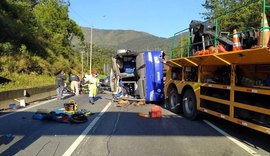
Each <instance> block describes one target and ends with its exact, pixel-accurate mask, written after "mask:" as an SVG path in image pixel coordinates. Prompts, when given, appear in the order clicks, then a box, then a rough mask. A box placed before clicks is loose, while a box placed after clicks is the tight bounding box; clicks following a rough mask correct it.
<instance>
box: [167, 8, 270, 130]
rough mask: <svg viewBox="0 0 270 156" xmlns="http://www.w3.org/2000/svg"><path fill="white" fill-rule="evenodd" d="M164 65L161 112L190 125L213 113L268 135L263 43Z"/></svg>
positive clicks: (267, 54)
mask: <svg viewBox="0 0 270 156" xmlns="http://www.w3.org/2000/svg"><path fill="white" fill-rule="evenodd" d="M263 6H264V8H266V7H268V6H266V5H265V3H264V5H263ZM265 29H268V31H269V26H266V27H265V26H262V28H260V29H259V30H265ZM259 37H266V36H265V34H263V35H262V36H259ZM268 37H269V36H268ZM188 38H191V37H188ZM215 39H217V37H216V38H215ZM263 40H264V39H262V41H263ZM189 43H192V40H190V41H189ZM194 44H198V43H194ZM188 46H190V45H188ZM213 46H215V47H216V49H217V45H213ZM187 49H191V48H190V47H188V48H187ZM188 52H190V51H188ZM172 56H173V55H172ZM166 65H167V67H166V69H167V71H166V80H165V86H164V93H165V101H166V104H165V107H167V108H168V109H170V110H171V111H173V112H182V113H183V114H184V116H185V117H187V118H188V119H191V120H194V119H196V118H197V117H198V115H199V114H200V113H206V114H211V115H213V116H216V117H218V118H222V119H225V120H228V121H230V122H233V123H236V124H239V125H242V126H245V127H248V128H251V129H254V130H257V131H260V132H263V133H267V134H270V102H269V101H270V100H269V99H270V49H269V48H268V47H267V46H264V44H262V45H261V46H256V47H254V48H249V49H243V50H236V51H227V52H220V53H219V52H218V51H217V50H215V52H214V53H207V54H202V55H191V54H187V56H182V54H181V56H178V57H175V58H171V59H169V60H167V61H166Z"/></svg>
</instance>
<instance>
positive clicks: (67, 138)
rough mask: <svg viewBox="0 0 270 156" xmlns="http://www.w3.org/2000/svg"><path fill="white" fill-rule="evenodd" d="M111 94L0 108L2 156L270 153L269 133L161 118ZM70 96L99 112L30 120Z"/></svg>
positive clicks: (167, 115)
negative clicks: (80, 118)
mask: <svg viewBox="0 0 270 156" xmlns="http://www.w3.org/2000/svg"><path fill="white" fill-rule="evenodd" d="M110 98H111V95H106V94H102V95H100V96H99V99H98V100H97V102H96V103H95V105H91V104H88V98H87V95H80V96H76V97H69V98H67V99H65V100H63V101H57V100H55V99H52V100H49V101H43V102H39V103H36V104H31V105H30V106H27V108H26V109H24V110H18V111H16V112H14V113H9V114H6V113H4V112H0V153H1V154H0V155H4V156H6V155H7V156H9V155H27V156H29V155H38V156H42V155H44V156H51V155H52V156H53V155H57V156H58V155H79V156H89V155H97V156H103V155H104V156H106V155H112V156H126V155H128V156H133V155H134V156H146V155H147V156H148V155H161V156H163V155H164V156H174V155H175V156H250V155H256V156H258V155H261V156H264V155H270V144H269V142H270V137H269V135H266V134H262V133H259V132H256V131H253V130H250V129H247V128H245V127H240V126H237V125H235V124H231V123H229V122H225V121H223V120H221V119H216V118H211V117H206V118H204V119H202V120H197V121H189V120H187V119H185V118H183V117H181V115H176V114H173V113H171V112H169V111H167V110H164V109H163V110H162V113H163V118H161V119H154V118H144V117H140V116H138V113H139V112H143V113H148V111H149V110H150V108H151V106H153V105H152V104H148V105H145V106H134V105H127V106H122V107H118V106H117V105H116V103H113V102H111V100H110ZM70 99H74V100H75V101H76V102H77V103H78V105H79V106H78V107H79V109H83V108H84V109H87V110H90V111H92V112H95V115H92V116H89V117H88V119H89V121H88V122H86V123H83V124H72V123H58V122H55V121H39V120H33V119H32V115H33V114H34V113H35V112H36V111H37V109H48V110H55V109H59V108H62V107H63V103H65V102H67V101H69V100H70ZM204 120H208V121H210V122H211V123H213V124H214V125H216V126H217V127H219V128H220V129H221V130H222V132H225V133H227V134H229V135H231V136H232V138H231V137H229V136H224V135H223V134H221V133H220V132H218V131H217V130H216V129H214V128H213V127H211V126H209V124H207V123H206V122H205V121H204ZM227 134H226V135H227ZM235 140H236V141H235Z"/></svg>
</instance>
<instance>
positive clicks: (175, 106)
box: [167, 87, 180, 113]
mask: <svg viewBox="0 0 270 156" xmlns="http://www.w3.org/2000/svg"><path fill="white" fill-rule="evenodd" d="M179 105H180V103H179V95H178V92H177V89H176V88H175V87H173V88H171V90H170V94H169V99H168V101H167V108H168V109H169V110H170V111H172V112H174V113H178V111H179Z"/></svg>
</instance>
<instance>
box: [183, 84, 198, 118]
mask: <svg viewBox="0 0 270 156" xmlns="http://www.w3.org/2000/svg"><path fill="white" fill-rule="evenodd" d="M182 105H183V113H184V116H185V117H186V118H188V119H190V120H195V119H196V118H197V116H198V111H197V106H196V105H197V100H196V96H195V93H194V92H193V90H191V89H188V90H186V91H185V92H184V94H183V99H182Z"/></svg>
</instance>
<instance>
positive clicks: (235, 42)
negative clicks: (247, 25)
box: [233, 29, 243, 51]
mask: <svg viewBox="0 0 270 156" xmlns="http://www.w3.org/2000/svg"><path fill="white" fill-rule="evenodd" d="M242 49H243V48H242V46H241V43H240V40H239V37H238V35H237V31H236V29H233V51H237V50H242Z"/></svg>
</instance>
